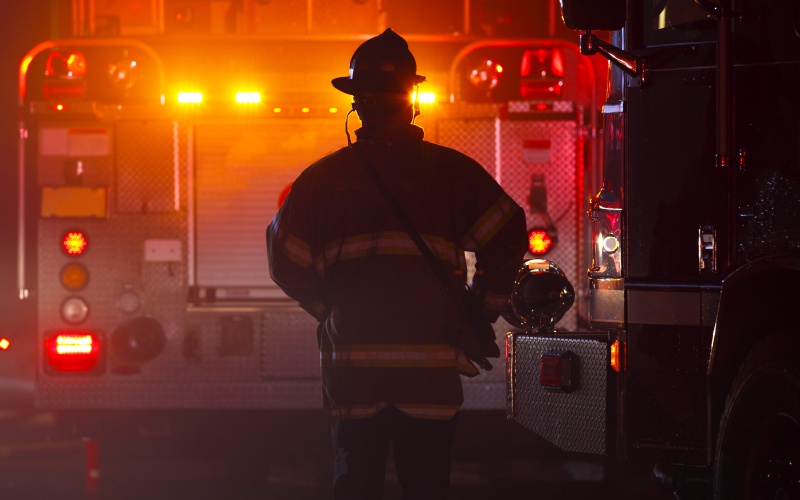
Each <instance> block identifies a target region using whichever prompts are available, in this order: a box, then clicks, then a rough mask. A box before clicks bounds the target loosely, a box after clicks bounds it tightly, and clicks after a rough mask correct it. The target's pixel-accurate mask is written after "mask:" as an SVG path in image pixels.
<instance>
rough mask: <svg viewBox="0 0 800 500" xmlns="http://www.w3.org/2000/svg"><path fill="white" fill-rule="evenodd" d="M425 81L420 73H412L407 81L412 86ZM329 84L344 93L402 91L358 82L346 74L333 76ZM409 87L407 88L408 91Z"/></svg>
mask: <svg viewBox="0 0 800 500" xmlns="http://www.w3.org/2000/svg"><path fill="white" fill-rule="evenodd" d="M424 81H425V77H424V76H422V75H414V76H413V78H411V79H409V83H410V84H411V86H412V87H413V86H414V85H418V84H420V83H422V82H424ZM331 85H333V87H334V88H335V89H336V90H338V91H339V92H344V93H345V94H350V95H356V94H361V93H365V92H388V93H403V92H402V91H399V90H398V89H397V88H388V89H387V88H386V87H385V86H383V85H380V84H375V83H369V82H363V83H360V84H359V83H358V81H357V80H353V79H351V78H350V77H348V76H340V77H338V78H334V79H333V80H331ZM410 90H411V89H409V91H410Z"/></svg>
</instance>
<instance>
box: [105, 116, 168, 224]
mask: <svg viewBox="0 0 800 500" xmlns="http://www.w3.org/2000/svg"><path fill="white" fill-rule="evenodd" d="M116 136H117V144H116V146H117V155H116V162H117V171H116V172H117V197H116V201H117V210H118V211H119V212H120V213H152V212H175V211H178V210H180V205H181V197H180V189H179V188H180V182H179V181H180V178H181V177H180V175H181V172H180V163H179V155H178V124H177V123H176V122H171V121H158V120H151V121H135V122H120V123H118V124H117V125H116Z"/></svg>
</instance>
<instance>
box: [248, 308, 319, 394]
mask: <svg viewBox="0 0 800 500" xmlns="http://www.w3.org/2000/svg"><path fill="white" fill-rule="evenodd" d="M317 324H318V323H317V321H316V320H315V319H314V317H313V316H311V315H310V314H308V313H307V312H305V311H304V310H302V309H299V308H293V309H285V310H279V309H270V310H266V311H264V313H263V322H262V330H261V335H262V339H263V340H262V344H261V345H262V376H263V377H264V378H265V379H268V380H269V379H275V378H287V377H289V378H306V379H318V378H319V347H318V345H317Z"/></svg>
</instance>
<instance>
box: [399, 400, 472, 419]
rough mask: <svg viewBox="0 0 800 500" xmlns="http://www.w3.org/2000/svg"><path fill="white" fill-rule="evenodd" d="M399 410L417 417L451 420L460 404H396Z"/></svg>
mask: <svg viewBox="0 0 800 500" xmlns="http://www.w3.org/2000/svg"><path fill="white" fill-rule="evenodd" d="M395 407H397V409H398V410H400V411H402V412H403V413H405V414H407V415H410V416H412V417H415V418H425V419H431V420H450V419H451V418H453V417H454V416H455V414H456V413H457V412H458V406H452V405H431V404H428V405H413V404H398V405H395Z"/></svg>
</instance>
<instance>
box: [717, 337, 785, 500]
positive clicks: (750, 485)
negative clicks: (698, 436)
mask: <svg viewBox="0 0 800 500" xmlns="http://www.w3.org/2000/svg"><path fill="white" fill-rule="evenodd" d="M798 352H799V351H798V348H797V343H796V342H791V341H790V339H789V338H788V337H774V338H769V339H767V340H765V341H764V342H762V343H761V344H759V345H758V346H756V348H755V349H754V350H753V351H752V352H751V353H750V355H749V356H748V357H747V358H746V359H745V362H744V363H743V364H742V367H741V368H740V369H739V373H738V374H737V376H736V378H735V379H734V382H733V384H732V385H731V392H730V394H729V395H728V400H727V402H726V403H725V410H724V412H723V414H722V420H721V422H720V429H719V434H718V438H717V448H716V462H715V468H714V492H715V498H717V500H730V499H746V500H760V499H770V500H773V499H774V500H783V499H786V500H789V499H795V498H800V364H798V362H797V355H798Z"/></svg>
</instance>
